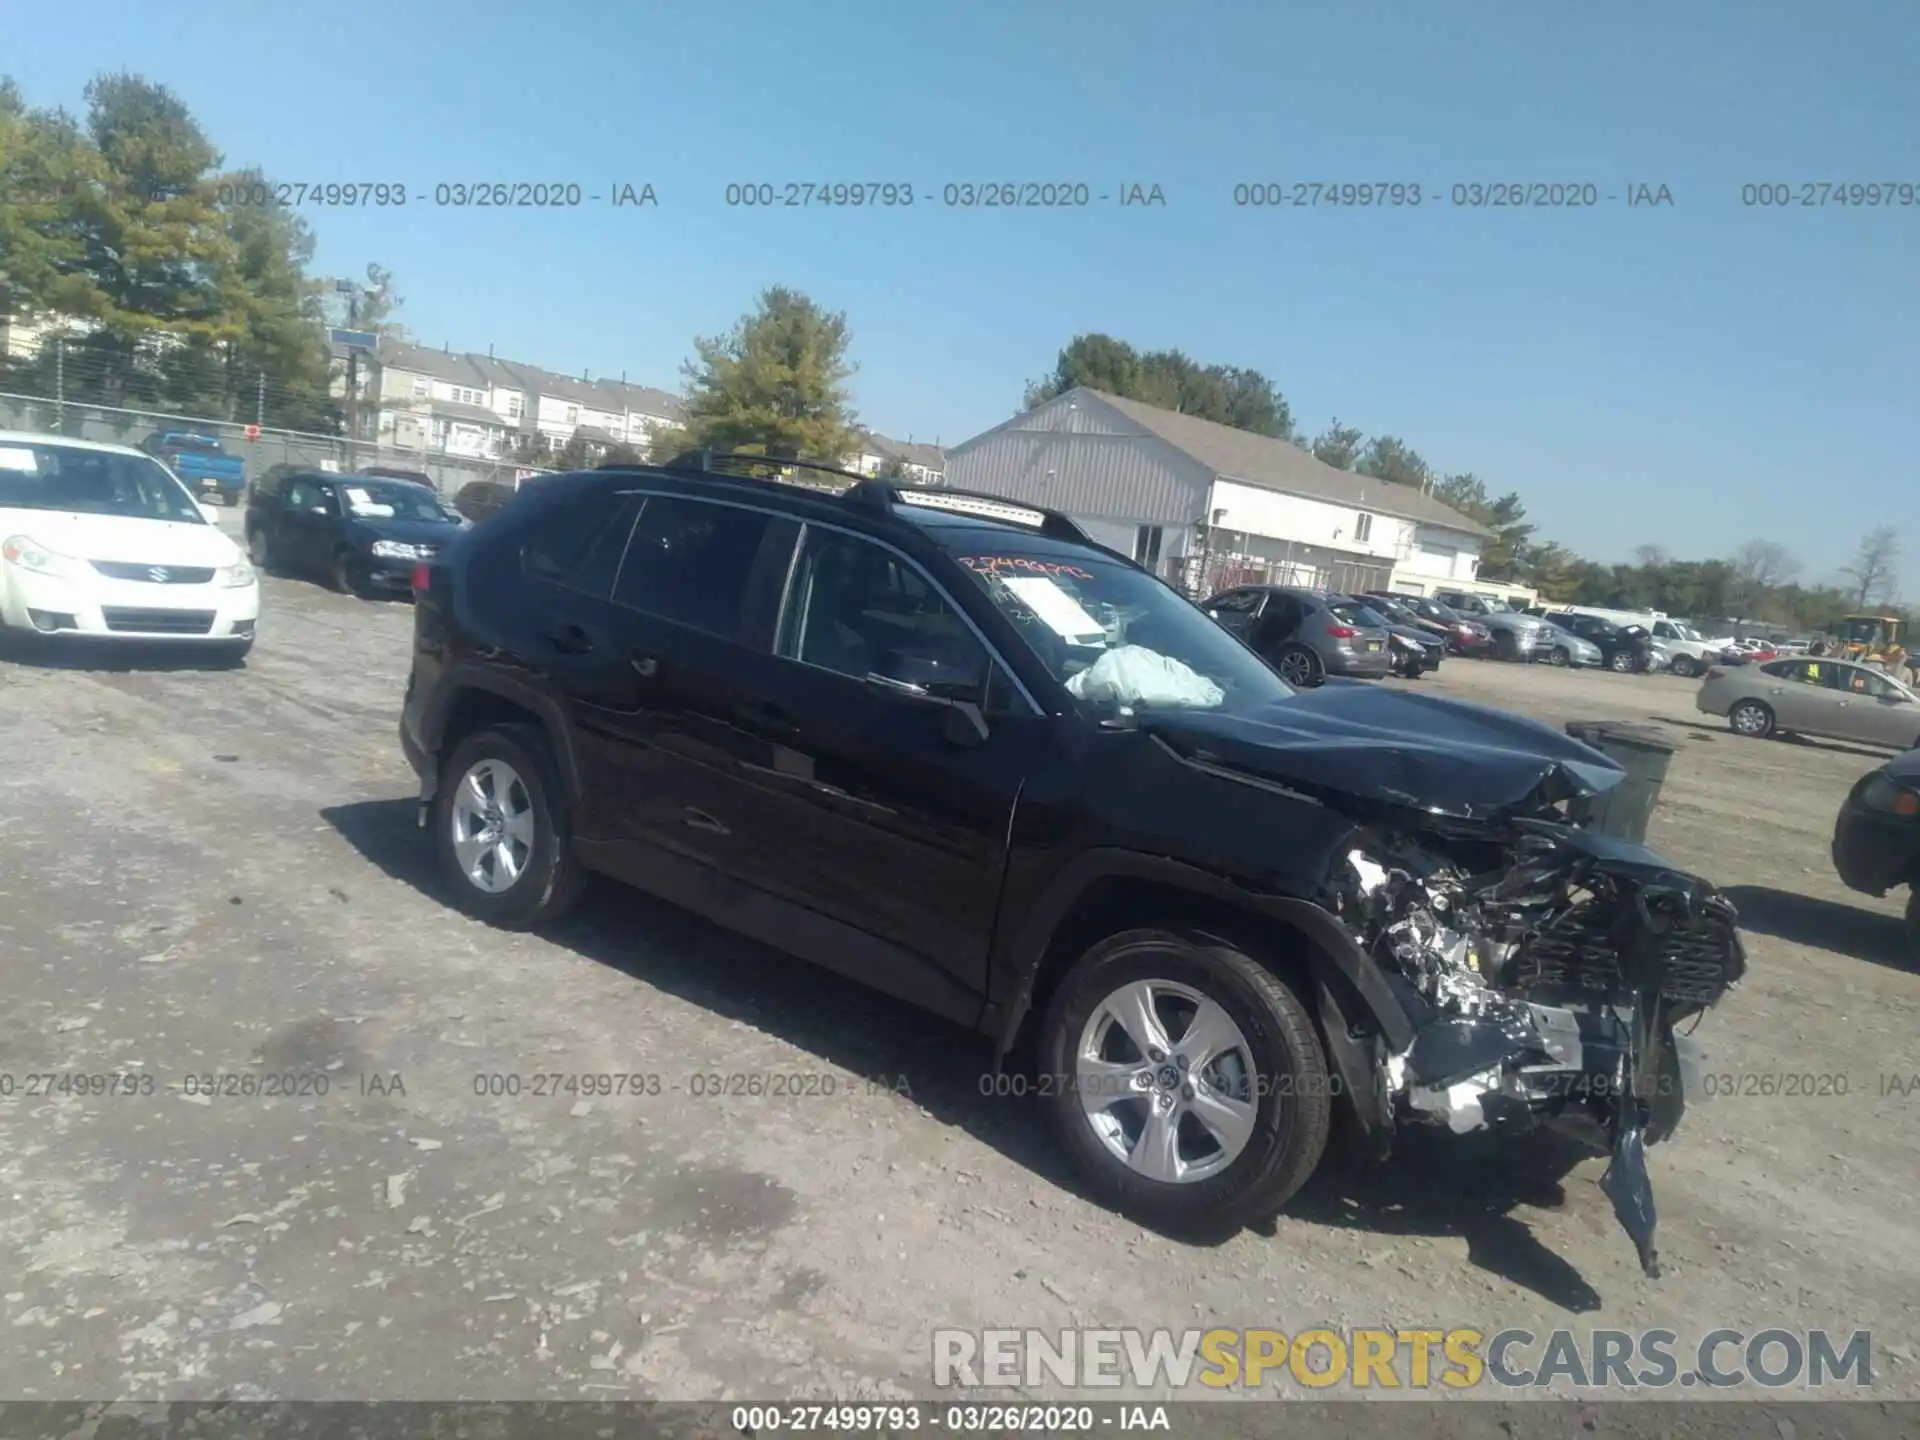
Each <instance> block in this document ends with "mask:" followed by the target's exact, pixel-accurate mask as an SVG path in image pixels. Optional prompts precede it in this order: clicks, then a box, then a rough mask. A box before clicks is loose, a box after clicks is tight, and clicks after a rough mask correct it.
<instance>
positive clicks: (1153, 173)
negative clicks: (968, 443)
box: [0, 0, 1920, 597]
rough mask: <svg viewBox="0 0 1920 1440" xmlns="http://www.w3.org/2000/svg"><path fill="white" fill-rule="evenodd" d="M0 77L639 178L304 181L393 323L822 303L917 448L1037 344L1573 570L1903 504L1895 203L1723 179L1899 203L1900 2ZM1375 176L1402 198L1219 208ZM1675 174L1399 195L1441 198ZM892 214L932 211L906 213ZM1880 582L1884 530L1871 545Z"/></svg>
mask: <svg viewBox="0 0 1920 1440" xmlns="http://www.w3.org/2000/svg"><path fill="white" fill-rule="evenodd" d="M7 12H8V13H7V17H6V26H5V31H4V39H3V40H0V73H10V74H12V75H14V76H15V77H16V78H17V79H18V80H19V81H20V82H21V84H22V85H23V87H24V88H25V89H26V91H27V94H28V97H29V99H30V100H32V101H33V102H35V103H41V104H55V103H64V104H66V105H69V106H70V107H74V108H78V106H79V104H80V96H81V90H82V87H83V86H84V84H85V82H86V81H87V79H88V78H89V76H91V75H92V74H94V73H96V72H98V71H100V70H104V69H115V68H119V67H122V66H125V67H128V68H132V69H135V70H137V71H139V72H140V73H142V74H145V75H147V76H149V77H151V78H154V79H157V80H161V81H163V82H165V83H167V84H169V85H171V86H173V87H174V88H175V89H176V90H178V91H179V92H180V94H181V95H182V96H183V97H184V98H185V99H186V100H187V101H188V102H189V103H190V104H191V106H192V107H193V109H194V110H195V112H196V113H197V114H198V115H199V117H200V119H201V121H202V123H203V124H204V125H205V126H206V128H207V129H208V131H209V133H210V134H211V136H212V137H213V139H214V140H215V142H216V143H217V144H219V145H220V146H222V147H223V148H224V150H225V151H226V156H227V160H228V162H229V163H230V164H236V165H238V164H258V165H260V166H262V167H263V168H265V169H266V170H267V171H268V172H269V173H270V174H272V175H274V176H276V177H278V178H280V179H283V180H288V181H306V182H329V181H336V180H340V181H344V180H392V181H402V182H405V183H406V184H407V185H408V187H409V189H410V190H411V191H413V192H415V193H416V194H420V193H424V194H426V195H428V196H430V195H431V192H432V190H433V187H434V186H435V185H436V184H438V183H441V182H443V181H444V182H454V181H462V180H465V181H492V180H509V181H512V180H529V181H538V180H545V181H560V182H579V183H580V184H581V185H582V186H583V188H584V189H585V190H586V191H587V192H589V193H592V192H595V191H598V192H600V193H603V194H604V193H606V191H607V190H608V188H609V186H610V185H611V184H612V183H614V182H617V181H625V182H632V183H634V184H636V185H638V184H640V183H642V182H647V183H651V184H652V185H653V186H654V187H655V190H656V192H657V194H658V196H659V199H660V203H659V206H658V208H646V209H613V208H610V207H608V206H606V205H605V204H604V203H603V204H602V205H599V206H594V205H587V206H585V207H583V208H581V209H563V210H555V211H548V212H522V213H507V214H499V215H487V214H483V213H478V212H474V211H471V210H458V209H436V208H435V207H434V206H433V205H432V204H431V203H427V204H421V203H411V204H409V205H408V207H407V208H406V209H405V210H404V211H399V212H396V211H392V210H364V211H358V212H341V211H331V212H327V211H314V212H311V218H312V220H313V222H314V224H315V227H316V229H317V230H318V232H319V235H320V253H319V257H318V259H319V263H320V265H321V267H322V268H323V269H325V270H327V271H329V272H332V273H343V272H348V271H357V270H358V269H359V268H360V267H363V266H364V265H365V263H366V262H367V261H369V260H376V261H379V262H380V263H382V264H385V265H387V266H389V267H390V268H392V269H393V270H394V271H395V272H396V273H397V274H398V276H399V277H400V282H401V290H402V293H404V294H405V295H406V297H407V305H406V307H405V310H404V311H403V313H402V317H401V318H402V319H403V320H405V321H406V323H407V324H408V325H409V326H410V327H412V329H413V330H414V331H415V332H416V334H417V335H418V336H419V338H420V339H422V340H423V341H425V342H427V343H430V344H440V343H443V342H444V343H448V344H451V345H452V347H453V348H454V349H456V350H458V349H475V350H482V351H484V350H485V349H486V348H487V347H488V346H489V345H492V346H493V347H494V348H495V349H496V350H497V351H498V353H500V354H502V355H506V356H511V357H514V358H518V359H523V360H527V361H531V362H533V363H536V364H541V365H546V366H549V367H551V368H554V369H559V370H573V371H587V372H590V373H591V374H593V375H594V376H596V377H597V376H600V375H616V376H617V375H619V374H621V373H622V372H624V373H625V374H626V375H627V377H628V378H629V379H631V380H634V381H636V382H640V383H647V384H656V385H660V386H662V387H663V388H667V389H678V388H679V366H680V363H681V361H682V360H684V359H685V358H686V357H687V356H688V355H689V354H690V353H691V349H692V345H691V341H692V337H693V336H695V335H699V334H712V333H715V332H719V331H723V330H725V329H726V328H727V327H728V326H729V325H731V324H732V322H733V321H734V320H735V319H736V318H737V317H738V316H739V315H740V314H741V312H742V311H743V310H745V309H746V308H747V307H748V305H749V304H750V303H751V301H752V299H753V297H754V295H755V294H756V293H757V292H758V291H759V290H760V289H761V288H763V287H764V286H766V285H769V284H773V283H785V284H788V285H792V286H796V287H798V288H800V289H802V290H804V291H806V292H807V293H809V294H811V295H812V296H814V297H815V298H816V299H818V300H819V301H821V302H822V303H824V304H826V305H828V306H830V307H832V308H834V309H839V310H844V311H845V312H846V313H847V315H848V318H849V320H850V322H851V324H852V327H853V331H854V336H855V352H854V358H855V359H856V360H857V361H858V362H859V364H860V367H861V368H860V373H859V374H858V376H857V377H856V379H855V381H854V390H855V397H856V401H857V405H858V409H859V412H860V415H861V418H862V419H863V420H865V421H866V422H867V423H869V424H871V425H873V426H874V427H875V428H877V429H880V430H882V431H884V432H886V433H888V434H892V435H895V436H899V437H901V438H906V437H908V436H909V435H911V436H912V437H913V438H916V439H921V440H932V439H935V438H938V439H939V440H941V441H943V442H945V443H947V444H952V443H954V442H956V441H958V440H961V439H964V438H966V437H967V436H969V435H972V434H975V433H978V432H979V431H980V430H983V429H985V428H987V427H988V426H990V425H992V424H995V423H998V422H999V421H1000V420H1003V419H1005V418H1006V417H1007V416H1008V415H1010V414H1011V413H1013V411H1014V409H1015V408H1016V406H1017V403H1018V400H1019V396H1020V392H1021V389H1022V386H1023V383H1024V382H1025V381H1026V380H1028V379H1029V378H1031V377H1034V376H1036V375H1039V374H1040V373H1042V372H1044V371H1045V370H1047V369H1049V368H1050V367H1051V365H1052V362H1053V359H1054V356H1055V354H1056V353H1057V351H1058V350H1059V348H1060V346H1061V345H1062V344H1064V343H1065V342H1066V340H1067V339H1068V338H1070V337H1071V336H1072V335H1073V334H1075V333H1076V332H1079V331H1085V330H1104V331H1107V332H1110V333H1112V334H1115V335H1118V336H1121V337H1122V338H1125V339H1127V340H1130V341H1132V342H1133V343H1134V344H1136V345H1138V346H1141V347H1143V348H1159V347H1165V346H1178V347H1180V348H1182V349H1184V350H1185V351H1186V352H1187V353H1188V354H1190V355H1192V356H1194V357H1195V358H1196V359H1200V360H1203V361H1208V362H1213V361H1218V362H1224V363H1231V364H1240V365H1248V366H1252V367H1254V368H1256V369H1259V370H1261V371H1264V372H1265V373H1266V374H1268V375H1270V376H1272V377H1273V378H1274V379H1275V380H1276V381H1277V382H1278V383H1279V385H1280V386H1281V388H1282V390H1283V391H1284V393H1285V394H1286V396H1287V398H1288V400H1289V401H1290V403H1291V404H1292V406H1293V409H1294V413H1295V415H1296V417H1297V419H1298V422H1299V423H1300V425H1301V427H1302V428H1303V429H1305V430H1307V431H1308V432H1309V433H1311V432H1313V431H1317V430H1318V429H1320V428H1321V427H1322V426H1324V425H1325V424H1326V423H1327V421H1328V420H1329V419H1331V418H1332V417H1334V416H1336V415H1337V416H1338V417H1339V418H1340V419H1341V420H1343V421H1345V422H1347V423H1350V424H1354V425H1357V426H1359V427H1361V428H1362V429H1363V430H1366V431H1368V432H1370V433H1372V432H1387V433H1393V434H1397V435H1399V436H1401V437H1402V438H1403V439H1405V440H1407V441H1408V442H1409V443H1411V444H1412V445H1414V446H1415V447H1416V448H1417V449H1418V450H1419V451H1420V452H1421V453H1422V454H1423V455H1424V456H1425V457H1426V458H1427V459H1428V461H1429V462H1431V463H1432V464H1434V465H1435V466H1437V467H1439V468H1441V469H1443V470H1448V471H1453V470H1472V471H1474V472H1476V473H1477V474H1479V475H1480V476H1481V477H1482V478H1483V479H1485V480H1486V482H1487V483H1488V485H1489V487H1490V488H1491V489H1493V490H1496V491H1499V490H1506V489H1514V490H1518V491H1519V492H1520V493H1521V494H1522V496H1523V497H1524V499H1525V500H1526V503H1527V505H1528V508H1529V510H1530V512H1531V513H1532V515H1533V516H1534V518H1535V519H1536V520H1538V522H1539V524H1540V527H1541V533H1542V534H1543V535H1544V536H1546V537H1550V538H1554V539H1558V540H1560V541H1562V542H1563V543H1566V544H1569V545H1571V546H1573V547H1574V548H1575V549H1577V550H1579V551H1581V552H1583V553H1586V554H1589V555H1592V556H1594V557H1595V558H1599V559H1607V560H1611V559H1624V558H1627V556H1628V555H1629V553H1630V552H1631V550H1632V549H1633V547H1634V546H1636V545H1639V544H1642V543H1657V544H1660V545H1663V546H1665V547H1666V548H1668V549H1669V550H1670V551H1672V552H1673V553H1675V554H1676V555H1681V556H1707V555H1715V554H1726V553H1728V552H1730V551H1731V550H1732V549H1733V548H1735V547H1736V546H1737V545H1738V544H1739V543H1740V542H1742V541H1743V540H1746V539H1748V538H1751V537H1755V536H1758V537H1761V538H1766V539H1777V540H1780V541H1783V542H1785V543H1786V544H1788V545H1789V546H1790V547H1791V548H1792V549H1793V550H1794V552H1795V553H1796V554H1797V555H1798V556H1799V557H1800V558H1801V559H1802V560H1803V561H1804V562H1805V564H1806V567H1807V573H1808V576H1809V578H1825V577H1827V576H1829V575H1831V574H1832V572H1834V571H1835V570H1836V569H1837V568H1838V567H1839V566H1840V565H1842V564H1844V563H1845V562H1846V560H1847V559H1848V558H1849V556H1850V554H1851V552H1852V551H1853V549H1854V547H1855V545H1856V544H1857V542H1858V540H1859V537H1860V536H1861V535H1862V534H1863V533H1864V532H1865V531H1866V530H1867V529H1868V528H1870V526H1871V525H1873V524H1875V523H1877V522H1878V521H1880V520H1881V519H1882V518H1884V517H1891V518H1893V519H1895V520H1904V519H1906V518H1907V517H1909V516H1911V515H1912V513H1913V507H1912V506H1911V504H1910V497H1912V496H1913V495H1914V494H1915V486H1914V479H1915V476H1914V474H1913V463H1914V462H1913V452H1912V451H1911V450H1909V449H1908V448H1907V445H1906V443H1905V442H1904V441H1903V440H1902V439H1901V436H1902V435H1903V434H1904V430H1903V428H1902V426H1901V423H1900V422H1899V421H1898V419H1897V417H1898V416H1899V415H1902V414H1908V415H1911V414H1912V413H1913V412H1914V410H1915V406H1914V403H1913V399H1914V396H1913V392H1914V387H1915V380H1916V376H1917V375H1920V365H1917V364H1916V362H1917V361H1920V338H1916V328H1915V320H1916V317H1917V316H1920V307H1917V306H1916V303H1915V302H1916V292H1917V290H1920V270H1916V266H1915V263H1914V261H1915V259H1916V257H1917V256H1920V204H1913V205H1909V206H1907V207H1905V208H1883V209H1878V210H1861V209H1841V208H1832V207H1825V208H1804V209H1803V208H1791V209H1784V210H1782V209H1771V210H1768V209H1756V208H1750V207H1747V206H1744V205H1743V204H1742V199H1741V187H1742V185H1743V184H1746V183H1758V182H1768V183H1772V182H1783V183H1787V184H1790V185H1796V186H1797V185H1798V184H1799V183H1801V182H1822V181H1824V182H1848V181H1862V182H1864V181H1894V182H1902V183H1905V184H1907V185H1908V186H1909V187H1920V83H1916V80H1915V76H1914V71H1913V68H1912V66H1913V58H1914V56H1915V55H1916V54H1920V12H1916V11H1915V10H1914V9H1913V8H1912V7H1911V6H1906V5H1901V4H1897V3H1891V0H1889V3H1885V4H1866V3H1848V0H1823V3H1821V4H1819V5H1804V4H1787V3H1780V0H1750V3H1743V4H1732V3H1719V0H1705V3H1699V4H1694V5H1687V6H1670V5H1654V4H1643V3H1638V0H1629V3H1616V4H1611V5H1604V6H1574V5H1566V4H1535V5H1524V4H1518V3H1509V4H1494V3H1487V0H1449V3H1447V4H1444V5H1420V4H1413V3H1406V4H1399V5H1378V4H1369V3H1363V0H1325V3H1321V0H1316V3H1309V4H1282V3H1277V0H1266V3H1224V0H1212V3H1209V0H1188V3H1185V4H1180V5H1170V4H1166V3H1152V4H1148V3H1140V0H1106V3H1096V0H1051V3H1040V0H1032V3H1023V4H1012V3H1006V0H1002V3H999V4H972V5H959V4H952V3H945V0H921V3H898V0H896V3H878V0H839V3H835V4H831V5H804V4H797V3H793V0H785V3H761V0H706V3H704V4H701V5H697V6H662V5H655V4H636V3H611V0H607V3H582V0H548V3H544V4H540V5H526V4H501V3H493V0H469V3H466V4H461V5H457V6H454V5H443V4H438V3H433V0H414V3H411V4H408V5H404V6H393V7H374V8H368V7H365V6H362V7H357V8H350V9H348V10H346V11H342V10H340V9H338V8H337V7H323V6H319V5H314V4H284V5H279V6H266V5H261V4H259V3H258V0H252V3H204V4H182V5H168V6H158V5H153V4H151V3H150V0H132V3H128V0H91V3H90V4H89V6H88V7H87V14H86V17H85V21H84V23H81V22H80V21H78V20H77V19H76V15H77V13H78V12H76V11H75V9H74V8H73V7H72V6H71V5H70V4H66V5H59V6H55V5H51V4H47V3H44V0H11V3H9V4H8V6H7ZM759 180H768V181H776V182H778V181H787V180H795V181H825V182H836V181H861V180H880V181H893V182H906V181H910V182H912V183H913V184H914V185H915V187H916V189H917V190H918V191H919V192H920V193H921V196H922V198H921V199H920V200H919V202H918V203H916V204H915V205H914V206H913V207H912V208H911V209H908V210H891V211H887V210H880V211H851V212H849V211H845V210H826V209H812V210H781V211H775V212H752V211H742V210H739V209H729V208H728V206H727V205H726V204H725V199H724V192H725V188H726V186H727V185H728V184H729V183H730V182H741V181H759ZM992 180H1041V181H1045V180H1053V181H1066V182H1080V181H1084V182H1087V183H1088V184H1089V185H1090V187H1091V188H1092V190H1093V191H1094V193H1096V194H1098V193H1101V192H1103V191H1104V192H1106V193H1113V192H1114V191H1115V190H1116V189H1117V188H1118V187H1119V186H1121V185H1123V184H1127V183H1132V182H1137V183H1140V184H1142V185H1150V184H1154V183H1157V184H1159V185H1160V186H1161V187H1162V189H1163V192H1164V194H1165V196H1166V205H1165V207H1164V208H1149V209H1138V208H1135V209H1126V210H1122V209H1120V208H1118V207H1117V206H1115V205H1112V204H1109V205H1104V206H1102V205H1095V206H1094V207H1092V208H1090V209H1087V210H1083V211H1074V212H1064V213H1047V212H1040V211H1013V212H1005V213H991V214H990V213H981V212H977V211H976V212H966V211H958V210H950V209H946V208H943V207H942V206H941V205H940V204H939V203H938V199H939V196H940V193H941V190H942V187H943V186H944V185H945V184H947V183H948V182H964V181H992ZM1300 180H1322V181H1346V180H1353V181H1379V180H1387V181H1398V182H1406V183H1418V184H1420V185H1422V186H1423V187H1424V188H1425V191H1426V194H1427V196H1428V197H1429V198H1428V201H1427V203H1425V204H1423V205H1422V206H1421V207H1420V208H1418V209H1402V210H1397V211H1396V210H1370V211H1365V210H1363V211H1338V210H1329V209H1322V210H1302V209H1294V210H1287V211H1282V212H1273V211H1264V212H1263V211H1259V210H1250V209H1241V208H1236V206H1235V205H1234V203H1233V199H1232V194H1233V187H1234V186H1235V184H1236V183H1240V182H1247V181H1281V182H1291V181H1300ZM1494 181H1529V182H1530V181H1549V182H1552V181H1558V182H1573V183H1582V184H1583V183H1587V182H1592V183H1594V184H1595V185H1596V186H1597V187H1598V189H1599V191H1600V192H1601V194H1602V195H1607V194H1615V195H1624V193H1625V192H1626V190H1627V187H1628V186H1630V185H1633V184H1638V183H1645V184H1648V185H1651V186H1654V187H1658V186H1659V185H1662V184H1664V185H1666V186H1667V187H1668V188H1669V190H1670V192H1671V194H1672V196H1673V201H1674V203H1673V204H1672V205H1671V206H1662V207H1658V208H1649V207H1641V208H1633V209H1630V208H1628V207H1627V206H1626V205H1625V203H1624V201H1619V202H1615V203H1612V204H1605V203H1603V204H1602V205H1601V206H1600V207H1598V208H1596V209H1582V210H1564V211H1556V212H1542V211H1536V212H1525V211H1512V210H1507V211H1498V212H1496V211H1487V210H1472V209H1456V208H1453V207H1451V206H1449V205H1447V204H1437V203H1434V201H1433V200H1432V199H1431V196H1432V195H1433V192H1434V191H1436V190H1439V191H1440V192H1442V193H1443V194H1444V193H1446V192H1447V189H1448V187H1450V186H1451V185H1453V184H1455V183H1474V182H1494ZM930 202H931V203H930ZM1907 553H1908V557H1909V558H1908V562H1907V564H1906V566H1905V570H1906V574H1907V576H1908V581H1907V585H1906V594H1907V595H1908V596H1909V597H1912V596H1914V595H1916V594H1917V593H1920V527H1912V528H1910V529H1909V531H1908V533H1907Z"/></svg>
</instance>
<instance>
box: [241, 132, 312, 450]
mask: <svg viewBox="0 0 1920 1440" xmlns="http://www.w3.org/2000/svg"><path fill="white" fill-rule="evenodd" d="M227 180H228V182H229V183H231V184H232V185H233V187H234V189H233V192H232V193H235V194H247V193H256V194H257V193H259V192H260V188H261V187H265V186H268V185H269V184H270V182H269V181H268V179H267V177H266V176H265V175H263V174H262V173H261V172H259V171H258V170H245V171H241V172H239V173H237V174H235V175H232V176H229V177H227ZM225 214H226V223H227V239H228V242H229V246H230V249H231V258H230V262H229V263H228V264H227V265H226V266H225V267H224V268H223V269H222V270H221V271H220V273H219V275H218V277H217V283H218V287H219V290H220V295H221V306H220V308H221V311H222V313H223V314H224V315H226V316H228V317H230V318H231V319H232V320H233V321H234V323H235V326H236V328H237V331H238V333H237V335H235V337H234V338H233V339H232V340H231V341H230V342H228V343H227V344H226V346H225V350H224V354H223V357H222V359H223V361H224V371H225V383H224V390H225V394H226V396H227V398H228V402H229V404H228V410H229V412H230V416H229V418H244V419H253V418H255V417H256V416H260V415H261V414H262V413H263V411H264V414H265V423H267V424H270V425H280V426H284V427H286V428H289V429H300V430H306V429H321V428H332V422H333V421H334V419H335V418H336V417H335V416H334V413H333V412H334V405H333V402H332V400H331V398H330V397H329V395H328V393H327V385H328V375H329V371H328V363H329V362H328V352H327V345H326V329H325V326H324V324H323V312H322V308H321V302H322V299H323V294H322V290H321V287H320V284H319V282H317V281H315V280H314V279H312V278H311V277H310V276H309V275H308V273H307V266H308V264H309V263H310V262H311V261H312V259H313V252H314V235H313V231H312V229H311V228H309V226H308V225H307V223H306V221H305V220H304V219H302V218H301V216H300V214H299V212H298V211H296V210H292V209H284V208H280V207H275V206H266V205H234V206H230V207H228V209H227V210H226V212H225Z"/></svg>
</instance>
